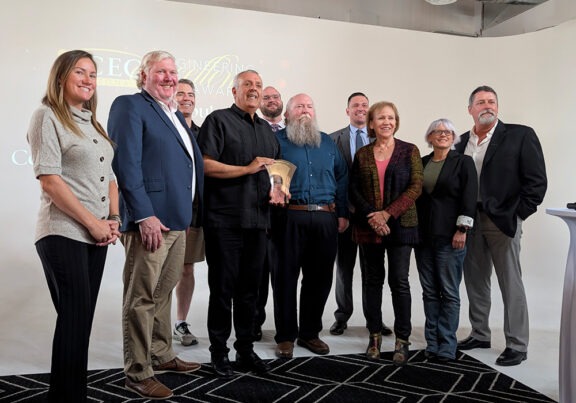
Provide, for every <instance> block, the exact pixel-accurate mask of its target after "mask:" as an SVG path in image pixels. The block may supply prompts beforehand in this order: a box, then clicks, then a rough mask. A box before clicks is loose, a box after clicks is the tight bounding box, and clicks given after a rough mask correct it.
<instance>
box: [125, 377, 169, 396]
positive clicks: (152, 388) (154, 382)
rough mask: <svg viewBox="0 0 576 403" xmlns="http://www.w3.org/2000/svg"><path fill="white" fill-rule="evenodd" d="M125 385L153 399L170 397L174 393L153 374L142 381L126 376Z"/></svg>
mask: <svg viewBox="0 0 576 403" xmlns="http://www.w3.org/2000/svg"><path fill="white" fill-rule="evenodd" d="M124 386H125V387H126V389H128V390H130V391H132V392H134V393H136V394H137V395H139V396H141V397H143V398H146V399H151V400H163V399H169V398H171V397H172V396H173V395H174V393H172V391H171V390H170V389H169V388H168V387H166V386H165V385H164V384H163V383H162V382H160V381H159V380H158V379H156V378H155V377H153V376H152V377H150V378H146V379H142V380H141V381H133V380H132V379H130V378H128V377H126V381H125V383H124Z"/></svg>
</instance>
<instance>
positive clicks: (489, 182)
mask: <svg viewBox="0 0 576 403" xmlns="http://www.w3.org/2000/svg"><path fill="white" fill-rule="evenodd" d="M468 112H469V113H470V115H471V116H472V118H473V119H474V127H473V128H472V130H470V131H469V132H466V133H464V134H463V135H462V141H461V142H460V143H459V144H458V145H456V150H457V151H459V152H461V153H464V154H466V155H470V156H471V157H472V158H473V159H474V162H475V164H476V170H477V173H478V176H479V181H478V182H479V186H480V189H479V192H478V213H477V215H476V222H475V230H474V231H473V233H472V234H471V235H470V238H469V241H468V253H467V255H466V259H465V261H464V282H465V284H466V290H467V293H468V300H469V317H470V323H471V325H472V332H471V333H470V336H469V337H468V338H466V339H464V340H462V341H460V342H459V343H458V348H459V349H460V350H470V349H474V348H490V346H491V344H490V336H491V334H490V326H489V316H490V305H491V301H490V297H491V291H490V276H491V274H492V267H494V271H495V272H496V276H497V278H498V284H499V285H500V290H501V292H502V299H503V302H504V335H505V337H506V349H505V350H504V352H503V353H502V354H501V355H500V356H499V357H498V359H497V360H496V364H498V365H504V366H511V365H518V364H520V363H521V362H522V361H524V360H525V359H526V358H527V350H528V335H529V325H528V305H527V302H526V293H525V291H524V285H523V283H522V270H521V267H520V238H521V236H522V223H523V221H524V220H526V219H527V218H528V217H529V216H530V215H532V214H533V213H535V212H536V209H537V207H538V205H540V203H542V200H543V199H544V194H545V193H546V187H547V180H546V168H545V164H544V155H543V153H542V148H541V146H540V142H539V140H538V137H537V136H536V133H535V132H534V130H533V129H532V128H530V127H527V126H522V125H515V124H505V123H503V122H502V121H500V120H498V96H497V95H496V91H494V90H493V89H492V88H490V87H488V86H481V87H478V88H476V89H475V90H474V91H473V92H472V94H471V95H470V98H469V101H468Z"/></svg>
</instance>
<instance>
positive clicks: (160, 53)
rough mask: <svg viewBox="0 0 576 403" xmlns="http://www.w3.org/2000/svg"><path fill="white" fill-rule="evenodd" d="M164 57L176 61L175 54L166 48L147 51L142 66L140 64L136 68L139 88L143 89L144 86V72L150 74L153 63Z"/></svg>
mask: <svg viewBox="0 0 576 403" xmlns="http://www.w3.org/2000/svg"><path fill="white" fill-rule="evenodd" d="M164 59H172V61H173V62H174V63H176V59H175V58H174V56H172V55H171V54H170V53H168V52H166V51H164V50H153V51H152V52H148V53H146V54H145V55H144V57H142V61H141V62H140V66H138V69H137V70H136V86H137V87H138V89H139V90H141V89H142V87H143V86H144V81H143V79H142V74H146V75H148V73H149V72H150V68H151V67H152V65H153V64H154V63H157V62H159V61H160V60H164Z"/></svg>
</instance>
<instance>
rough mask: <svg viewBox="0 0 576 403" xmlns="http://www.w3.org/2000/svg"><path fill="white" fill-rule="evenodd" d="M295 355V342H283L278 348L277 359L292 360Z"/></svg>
mask: <svg viewBox="0 0 576 403" xmlns="http://www.w3.org/2000/svg"><path fill="white" fill-rule="evenodd" d="M293 354H294V342H292V341H283V342H280V343H278V345H277V346H276V357H278V358H292V356H293Z"/></svg>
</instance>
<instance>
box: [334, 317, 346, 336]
mask: <svg viewBox="0 0 576 403" xmlns="http://www.w3.org/2000/svg"><path fill="white" fill-rule="evenodd" d="M347 328H348V324H347V323H346V322H342V321H340V320H337V321H336V322H334V324H333V325H332V327H330V334H333V335H334V336H340V335H341V334H342V333H344V330H346V329H347Z"/></svg>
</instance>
